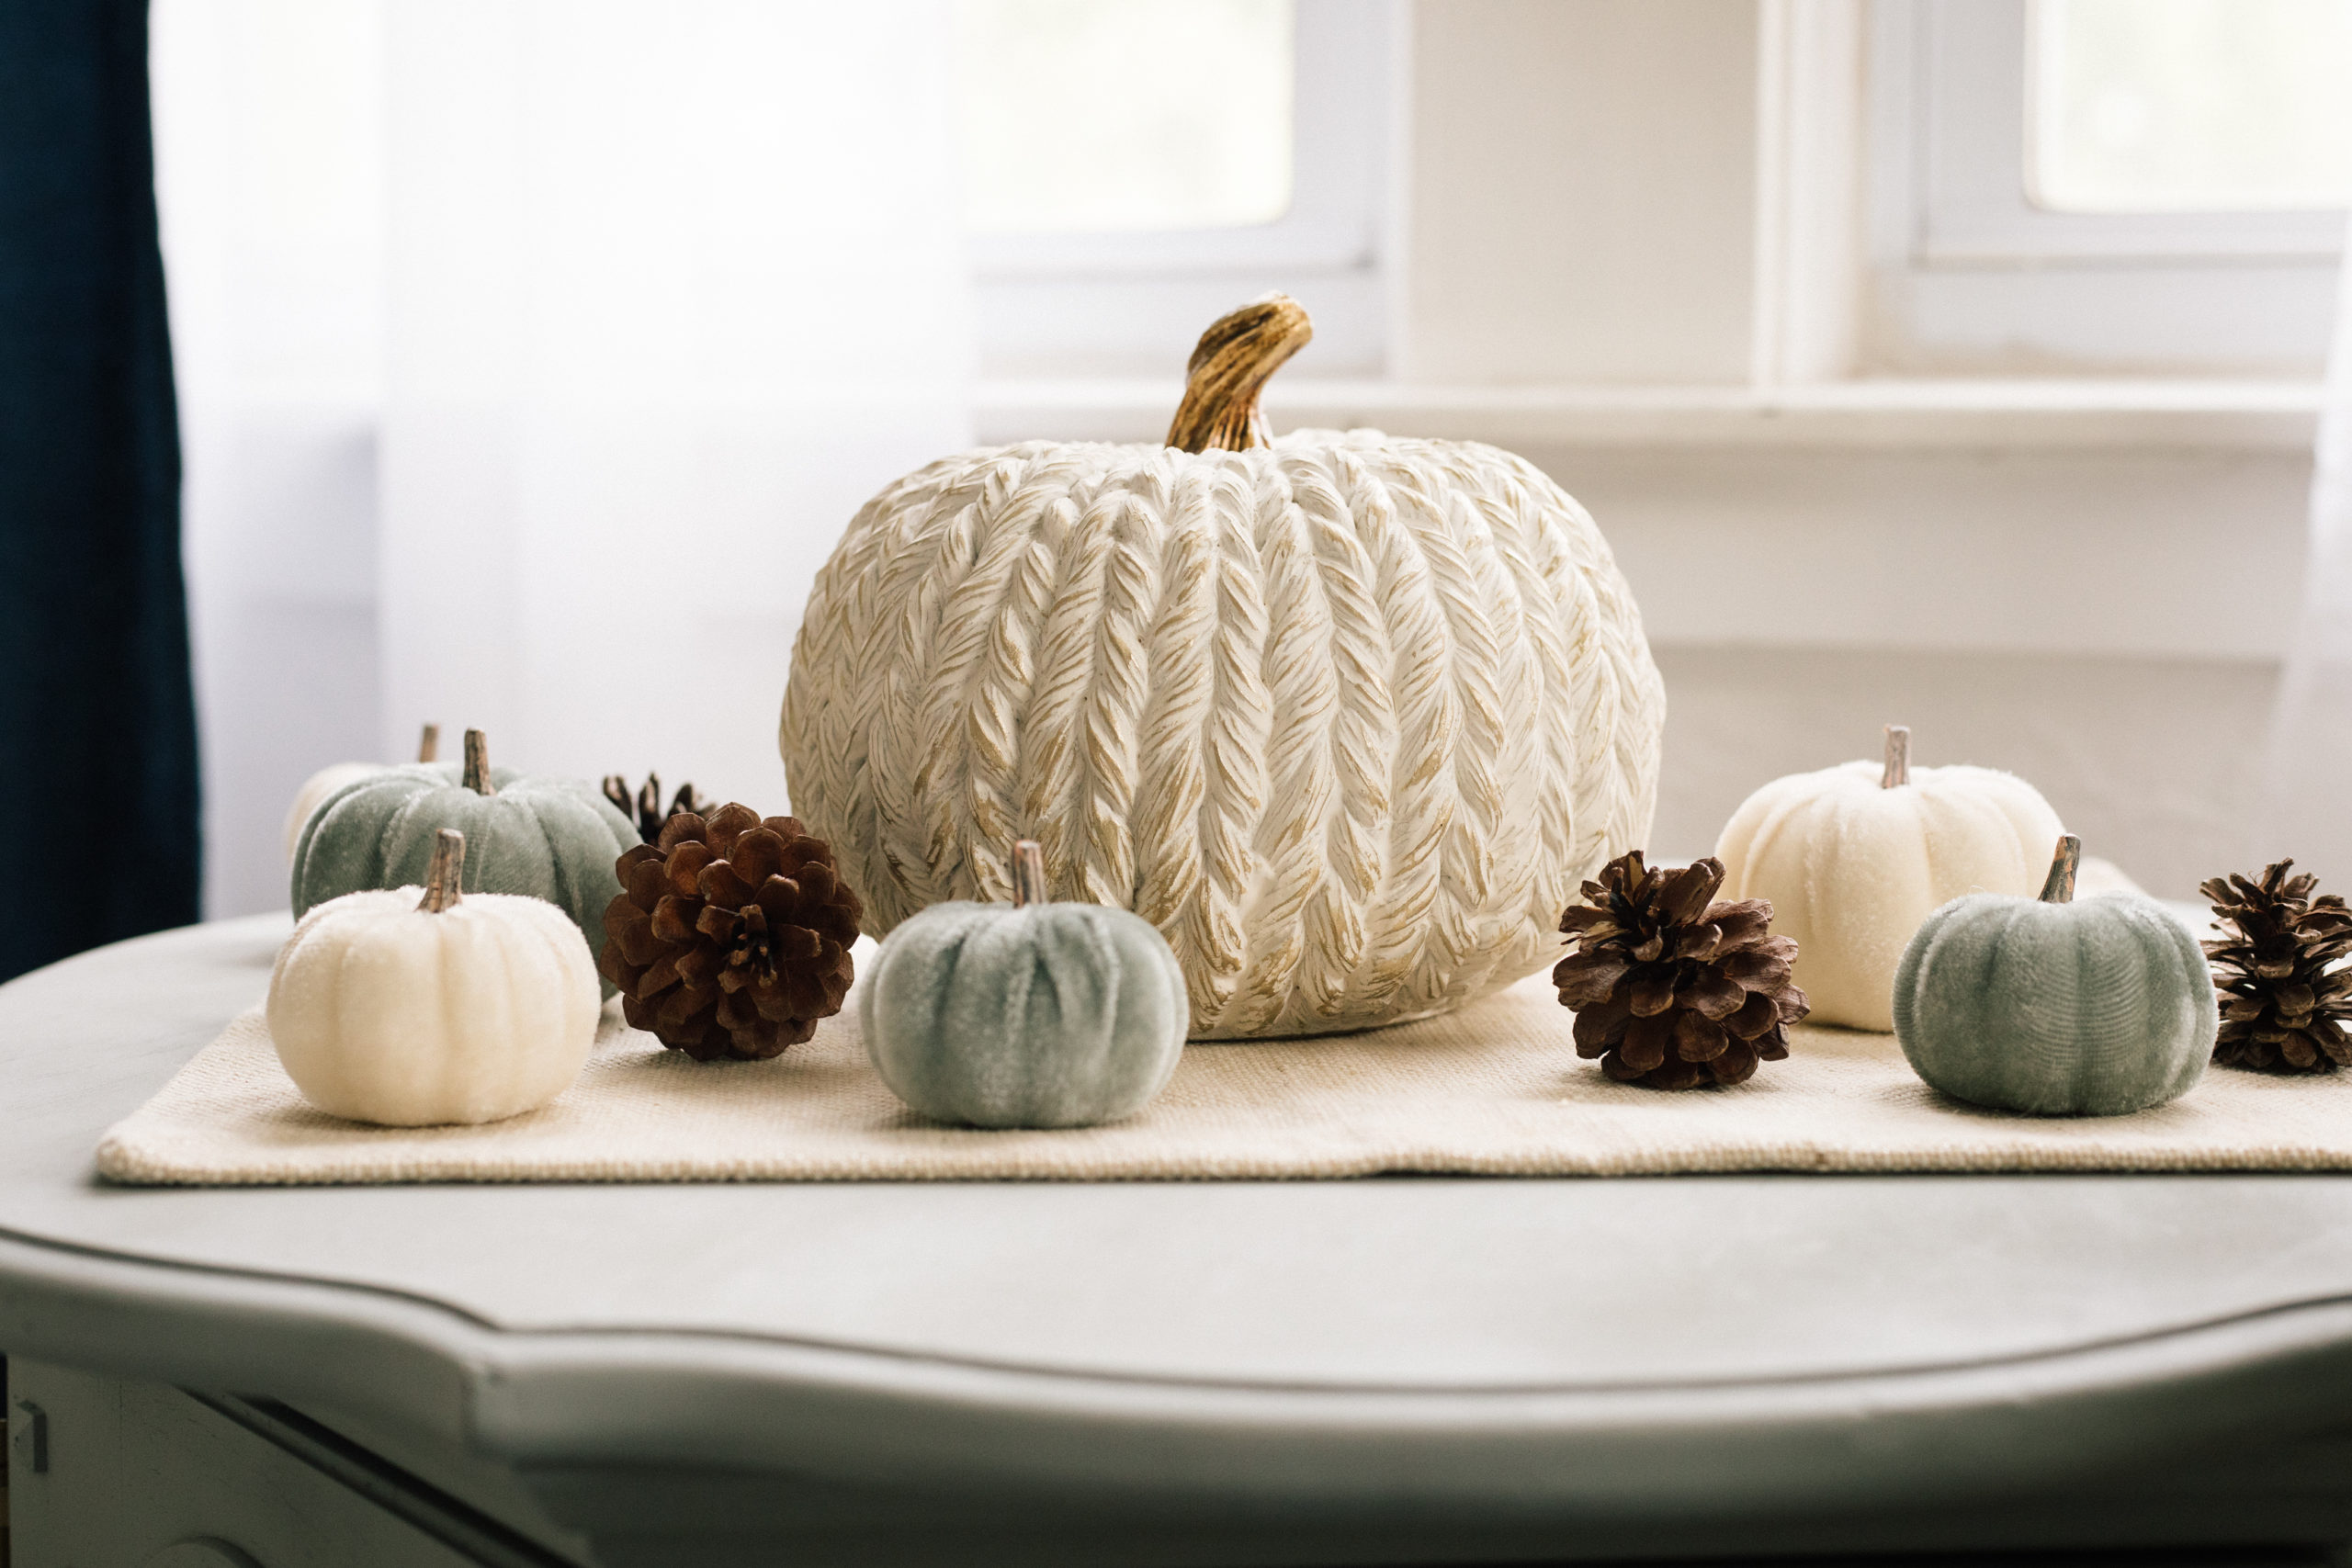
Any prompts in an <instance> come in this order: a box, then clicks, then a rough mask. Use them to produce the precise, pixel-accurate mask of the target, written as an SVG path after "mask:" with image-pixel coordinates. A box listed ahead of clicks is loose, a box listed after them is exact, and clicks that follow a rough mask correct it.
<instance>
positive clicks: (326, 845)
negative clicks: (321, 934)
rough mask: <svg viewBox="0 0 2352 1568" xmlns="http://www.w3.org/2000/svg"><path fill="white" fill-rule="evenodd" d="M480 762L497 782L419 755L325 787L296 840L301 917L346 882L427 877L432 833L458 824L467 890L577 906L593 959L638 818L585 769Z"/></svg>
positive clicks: (352, 887) (347, 887)
mask: <svg viewBox="0 0 2352 1568" xmlns="http://www.w3.org/2000/svg"><path fill="white" fill-rule="evenodd" d="M481 775H482V776H486V777H487V778H488V779H489V781H490V782H491V784H492V786H493V790H492V793H488V794H484V793H482V792H481V791H478V790H476V789H473V788H470V787H469V786H468V785H467V784H465V783H464V782H463V777H462V775H458V776H453V769H452V767H451V765H450V764H447V763H423V762H411V763H406V764H403V765H401V766H399V767H393V768H386V769H384V770H383V771H382V772H380V773H374V774H371V775H370V776H368V777H367V778H363V779H359V780H357V781H356V782H354V783H351V784H345V786H344V787H343V788H342V789H340V790H338V791H336V792H335V793H334V795H330V796H328V797H327V799H326V801H325V802H324V803H323V804H322V805H321V806H320V807H318V809H316V810H315V811H313V812H311V818H310V820H309V821H308V822H306V823H304V824H303V827H302V836H301V839H300V840H299V841H298V842H297V843H296V844H295V847H294V874H293V886H292V895H293V903H294V918H295V919H301V918H302V917H303V916H304V915H306V914H308V913H309V912H310V911H311V908H313V907H315V906H317V905H320V904H323V903H325V902H326V901H327V900H328V899H330V898H339V897H343V895H345V894H346V893H356V892H359V891H361V890H363V889H366V888H376V887H409V886H422V885H423V884H424V876H425V873H426V871H427V870H428V869H430V867H431V866H432V863H433V846H434V841H435V835H436V834H437V833H438V832H439V831H440V830H441V829H444V828H455V829H458V831H459V832H461V833H463V834H464V835H465V836H466V845H467V850H466V863H465V891H467V892H468V893H519V894H526V895H528V896H529V897H534V898H544V899H546V900H547V901H548V903H550V904H553V905H555V906H556V907H557V908H560V909H561V910H562V911H563V912H564V913H565V914H567V915H569V916H570V917H571V923H572V924H573V925H575V926H577V927H579V928H580V931H581V938H580V940H581V942H582V943H583V944H584V945H585V946H586V947H587V948H588V952H589V957H590V959H591V960H592V961H593V960H594V957H595V950H596V945H597V943H599V942H602V941H603V933H604V916H605V905H607V904H609V903H611V902H612V901H613V899H614V898H615V897H617V896H618V895H619V893H620V890H621V884H620V877H619V876H618V875H617V874H616V873H615V872H614V870H613V863H614V862H615V861H616V860H618V859H619V858H620V856H621V853H622V852H624V851H626V850H628V848H629V847H630V846H632V845H634V844H635V843H637V842H638V836H637V829H636V828H635V827H634V826H633V825H632V824H631V823H630V822H629V820H628V818H626V817H623V816H622V815H621V814H620V813H619V812H618V811H616V810H615V809H614V807H613V804H612V802H610V801H608V800H606V799H605V797H604V796H603V795H601V794H599V793H598V791H597V789H596V786H595V785H594V784H588V783H586V782H584V781H582V780H578V779H560V778H540V777H537V776H534V775H532V774H529V773H507V772H504V771H503V770H491V769H487V768H484V769H482V770H481ZM591 932H594V933H595V934H594V936H593V937H592V936H591V935H590V934H589V933H591ZM611 994H612V987H610V985H609V984H608V985H607V986H606V987H605V995H607V996H610V995H611Z"/></svg>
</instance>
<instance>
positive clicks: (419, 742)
mask: <svg viewBox="0 0 2352 1568" xmlns="http://www.w3.org/2000/svg"><path fill="white" fill-rule="evenodd" d="M416 760H417V761H420V762H437V761H440V760H441V727H440V726H439V725H437V724H428V725H426V726H425V727H424V734H423V735H420V736H418V737H417V738H416Z"/></svg>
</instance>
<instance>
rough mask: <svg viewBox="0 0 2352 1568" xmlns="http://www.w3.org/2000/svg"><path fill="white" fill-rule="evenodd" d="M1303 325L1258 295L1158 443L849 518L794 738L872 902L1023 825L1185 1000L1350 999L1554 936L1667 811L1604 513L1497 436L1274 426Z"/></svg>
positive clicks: (968, 871)
mask: <svg viewBox="0 0 2352 1568" xmlns="http://www.w3.org/2000/svg"><path fill="white" fill-rule="evenodd" d="M1309 334H1310V329H1309V326H1308V323H1307V320H1306V312H1305V311H1303V310H1300V309H1299V308H1298V306H1297V305H1296V304H1295V302H1293V301H1291V300H1289V299H1283V298H1282V297H1281V296H1279V295H1274V296H1269V297H1268V298H1267V299H1262V300H1260V301H1258V302H1257V303H1255V304H1252V305H1250V306H1246V307H1244V308H1243V309H1242V310H1237V311H1235V312H1234V313H1233V314H1231V315H1229V316H1227V317H1226V318H1224V319H1223V320H1222V321H1218V322H1217V323H1216V325H1214V326H1212V327H1211V328H1210V329H1209V330H1208V332H1207V333H1206V334H1204V336H1203V337H1202V339H1201V343H1200V347H1199V348H1198V349H1197V350H1196V351H1195V352H1194V354H1193V359H1192V364H1191V367H1190V384H1189V385H1188V386H1187V388H1186V389H1185V392H1184V399H1183V403H1182V407H1181V408H1180V409H1179V410H1178V411H1177V414H1176V419H1175V423H1174V425H1173V427H1172V428H1171V429H1170V432H1169V434H1168V440H1167V443H1166V444H1165V445H1164V446H1107V445H1101V444H1094V443H1054V442H1029V443H1026V444H1023V445H1020V446H1001V447H992V448H988V449H985V450H980V451H974V452H967V453H963V454H961V455H959V456H956V457H946V458H943V459H941V460H940V461H938V462H936V463H933V464H932V465H931V466H930V467H929V468H923V469H921V470H919V471H918V472H916V473H913V474H911V475H909V476H908V477H906V478H905V479H900V480H899V481H898V482H897V483H896V484H894V485H892V486H890V487H889V488H888V489H887V490H885V491H883V492H882V493H881V494H880V495H878V496H876V498H875V499H874V500H872V501H871V502H867V503H866V505H865V509H864V510H863V511H861V512H860V513H858V514H857V517H856V518H855V520H854V521H853V522H852V523H851V524H850V525H849V528H848V531H847V532H846V534H844V536H842V542H841V545H840V547H838V548H837V549H836V550H835V551H834V553H833V556H832V558H831V560H830V561H829V562H828V563H827V564H826V566H825V567H824V569H823V570H821V571H820V573H819V574H818V578H817V582H816V586H815V589H814V591H813V592H812V593H811V595H810V598H809V604H808V609H807V613H806V615H804V617H803V619H802V621H801V626H800V631H799V635H798V637H797V641H796V643H795V646H794V649H793V656H792V670H791V678H790V682H789V683H788V685H787V687H786V694H785V705H784V715H783V722H782V727H781V735H780V740H781V749H782V750H783V754H784V761H785V771H786V778H787V780H788V782H789V784H790V786H791V793H792V804H793V810H794V813H795V814H796V815H797V816H798V817H800V818H802V819H803V820H804V821H806V822H807V823H808V824H809V830H810V831H811V832H814V833H816V834H817V835H818V836H819V837H820V838H822V839H824V840H826V841H827V842H829V843H831V845H832V846H833V849H834V852H835V853H836V854H837V855H838V856H839V857H840V861H841V864H842V874H844V875H845V876H846V877H848V879H849V880H850V881H851V882H852V883H853V884H854V885H855V886H857V887H858V889H859V890H860V891H861V892H862V893H864V894H865V896H866V902H865V909H866V916H865V930H866V931H868V932H869V933H870V934H873V935H876V936H882V935H886V934H888V932H889V931H891V930H892V929H893V928H895V927H896V926H898V925H899V922H901V921H903V920H905V919H909V918H910V916H912V915H914V914H915V912H916V911H917V910H919V909H922V908H925V907H926V906H929V905H933V904H936V903H940V902H942V901H944V900H947V899H974V898H998V899H1001V898H1002V897H1004V896H1005V892H1006V889H1007V888H1008V886H1010V882H1011V869H1010V868H1009V867H1008V866H1007V865H1006V863H1005V860H1004V852H1003V850H1002V848H1001V846H1002V845H1005V844H1008V843H1011V842H1012V841H1013V840H1016V839H1020V838H1023V837H1024V836H1026V837H1034V838H1036V839H1038V840H1042V841H1043V842H1044V844H1045V846H1046V860H1047V861H1048V863H1050V864H1051V865H1052V866H1053V867H1054V876H1055V881H1054V887H1053V891H1054V894H1055V896H1056V897H1061V898H1066V899H1076V900H1080V901H1083V902H1087V903H1092V904H1103V905H1109V906H1111V907H1113V908H1124V909H1132V910H1133V911H1135V912H1136V914H1138V915H1140V916H1141V917H1142V918H1143V919H1146V920H1147V921H1148V922H1149V923H1150V924H1152V925H1153V926H1155V927H1157V928H1158V929H1159V931H1160V933H1161V934H1162V935H1163V936H1165V937H1166V938H1167V939H1168V942H1169V943H1170V947H1171V948H1172V949H1173V951H1174V952H1175V953H1176V955H1177V958H1178V961H1179V962H1180V963H1181V964H1182V968H1183V973H1184V977H1185V984H1186V989H1187V1003H1188V1010H1189V1012H1190V1015H1191V1024H1190V1027H1191V1031H1192V1032H1193V1035H1195V1036H1196V1037H1200V1038H1209V1039H1227V1038H1235V1037H1243V1036H1261V1035H1276V1034H1300V1033H1319V1032H1327V1031H1333V1030H1344V1029H1361V1028H1365V1027H1369V1026H1372V1025H1376V1024H1383V1023H1392V1022H1396V1021H1399V1020H1402V1019H1407V1018H1414V1017H1419V1016H1422V1015H1425V1014H1429V1013H1434V1012H1439V1011H1442V1010H1445V1009H1448V1008H1451V1007H1453V1006H1455V1005H1457V1004H1459V1003H1461V1002H1463V1001H1465V1000H1467V999H1469V998H1474V997H1476V996H1479V995H1481V994H1483V993H1485V992H1487V991H1490V990H1493V989H1495V988H1497V987H1500V986H1504V985H1507V984H1509V983H1510V982H1511V981H1513V980H1516V979H1518V978H1520V977H1521V976H1524V975H1527V974H1530V973H1532V972H1533V971H1535V970H1537V969H1541V968H1544V966H1546V965H1547V964H1550V963H1551V962H1552V960H1553V959H1554V958H1555V957H1556V956H1557V952H1556V948H1557V945H1558V939H1557V936H1556V933H1555V931H1554V930H1553V928H1554V926H1555V923H1556V922H1557V920H1558V919H1559V913H1560V910H1561V909H1562V908H1565V907H1566V904H1567V903H1568V901H1569V900H1570V899H1571V898H1573V897H1575V894H1576V890H1577V886H1579V884H1580V883H1581V882H1582V881H1583V880H1584V878H1585V877H1587V876H1588V875H1589V874H1592V873H1593V872H1595V871H1597V870H1599V869H1600V866H1601V865H1602V864H1604V863H1607V862H1608V861H1609V860H1611V858H1612V857H1614V856H1616V855H1618V854H1620V853H1622V852H1624V851H1625V850H1628V849H1631V848H1634V847H1637V846H1638V845H1640V844H1641V843H1642V841H1643V840H1644V839H1645V837H1646V836H1647V834H1648V830H1649V822H1650V813H1651V807H1652V805H1653V802H1654V797H1655V795H1656V786H1657V767H1658V743H1659V732H1660V728H1661V726H1662V723H1663V720H1664V717H1665V694H1664V689H1663V687H1662V685H1661V683H1660V682H1659V679H1658V674H1657V668H1656V666H1655V665H1653V664H1652V662H1651V660H1650V653H1649V648H1648V645H1647V644H1646V643H1645V641H1644V639H1643V636H1642V626H1641V617H1640V615H1639V613H1638V612H1637V611H1636V610H1635V608H1634V600H1633V595H1632V593H1631V592H1629V591H1628V589H1627V588H1626V585H1625V581H1624V579H1623V576H1621V575H1620V574H1619V572H1618V570H1617V566H1616V562H1615V560H1614V559H1613V558H1611V554H1610V550H1609V546H1608V544H1607V542H1606V541H1605V540H1603V539H1602V537H1601V536H1600V530H1599V529H1598V528H1596V527H1595V526H1594V525H1593V523H1592V519H1591V518H1590V517H1589V515H1588V514H1587V513H1585V510H1584V509H1583V508H1582V507H1581V506H1579V505H1577V502H1575V501H1574V500H1572V499H1571V498H1570V497H1569V496H1568V495H1567V494H1566V492H1565V491H1562V490H1561V489H1560V488H1559V487H1558V486H1557V485H1555V484H1554V483H1553V482H1552V481H1551V480H1550V479H1547V478H1545V477H1544V474H1543V473H1541V472H1540V471H1538V470H1537V469H1536V468H1534V467H1533V466H1532V465H1531V464H1529V463H1527V462H1525V461H1523V460H1521V458H1518V457H1512V456H1511V455H1510V454H1509V453H1506V452H1500V451H1497V450H1496V449H1495V448H1493V447H1491V446H1478V445H1476V444H1473V443H1467V442H1453V441H1414V440H1394V439H1390V438H1388V437H1385V436H1383V435H1381V434H1379V433H1377V432H1373V431H1353V432H1349V433H1345V434H1341V433H1339V432H1333V431H1302V432H1299V433H1297V434H1292V435H1287V436H1284V437H1283V438H1282V439H1281V440H1279V441H1270V440H1269V439H1268V436H1267V432H1266V423H1265V420H1264V418H1263V416H1262V415H1261V413H1260V412H1259V410H1258V395H1259V392H1260V390H1261V389H1262V388H1263V386H1264V384H1265V382H1266V379H1267V378H1268V377H1269V376H1271V375H1272V373H1273V371H1274V369H1275V367H1278V366H1279V365H1281V364H1282V363H1283V360H1285V359H1287V358H1288V357H1289V356H1290V355H1292V354H1293V353H1295V351H1296V350H1297V349H1298V348H1299V347H1300V346H1301V345H1302V344H1305V343H1306V340H1307V338H1308V336H1309Z"/></svg>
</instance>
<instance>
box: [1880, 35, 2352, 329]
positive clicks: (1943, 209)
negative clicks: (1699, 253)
mask: <svg viewBox="0 0 2352 1568" xmlns="http://www.w3.org/2000/svg"><path fill="white" fill-rule="evenodd" d="M2032 3H2033V0H1875V4H1874V5H1873V6H1872V9H1871V17H1870V23H1871V41H1870V66H1869V77H1870V105H1869V125H1870V152H1869V160H1868V162H1869V186H1868V192H1867V206H1868V209H1869V252H1870V254H1869V258H1868V270H1869V274H1870V277H1869V288H1870V298H1869V300H1868V309H1867V310H1866V311H1865V327H1864V357H1865V361H1866V363H1868V364H1869V365H1870V366H1871V367H1872V368H1879V369H1899V370H1911V371H1929V372H1932V371H1937V370H1980V371H1993V372H2002V371H2007V372H2018V371H2050V370H2058V371H2078V372H2079V371H2092V372H2098V371H2107V372H2134V371H2137V372H2167V373H2208V374H2213V373H2240V374H2289V375H2301V374H2309V373H2312V372H2313V371H2315V370H2316V369H2317V368H2318V367H2319V366H2320V365H2321V363H2322V362H2323V361H2324V355H2325V350H2326V337H2327V329H2328V322H2329V319H2330V315H2331V312H2332V307H2333V302H2334V294H2335V276H2336V265H2337V260H2338V256H2339V254H2340V251H2341V246H2342V240H2343V235H2344V231H2345V217H2344V214H2343V213H2341V212H2334V213H2325V212H2278V211H2268V212H2245V213H2209V212H2183V213H2086V212H2060V211H2053V210H2051V209H2047V208H2043V207H2041V206H2039V205H2037V204H2036V203H2035V202H2034V200H2033V199H2032V196H2031V193H2030V189H2029V188H2028V182H2029V173H2028V160H2027V137H2028V135H2029V134H2030V128H2029V126H2028V121H2027V116H2028V113H2029V112H2030V95H2029V91H2028V83H2029V81H2030V75H2031V73H2032V72H2033V70H2034V69H2035V64H2034V62H2033V60H2032V59H2031V56H2030V51H2031V47H2032V38H2033V35H2034V31H2035V28H2034V27H2033V18H2032V17H2031V15H2030V6H2031V4H2032Z"/></svg>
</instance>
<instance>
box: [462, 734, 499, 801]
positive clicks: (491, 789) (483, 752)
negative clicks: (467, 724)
mask: <svg viewBox="0 0 2352 1568" xmlns="http://www.w3.org/2000/svg"><path fill="white" fill-rule="evenodd" d="M459 782H460V783H462V784H464V785H465V786H466V787H467V788H468V789H469V790H471V791H473V792H474V793H475V794H476V795H496V794H497V793H498V786H497V785H496V784H492V783H491V782H490V740H489V739H488V738H487V737H486V736H484V735H483V734H482V732H481V730H479V729H469V730H467V731H466V776H465V777H464V778H463V779H462V780H460V781H459Z"/></svg>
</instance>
